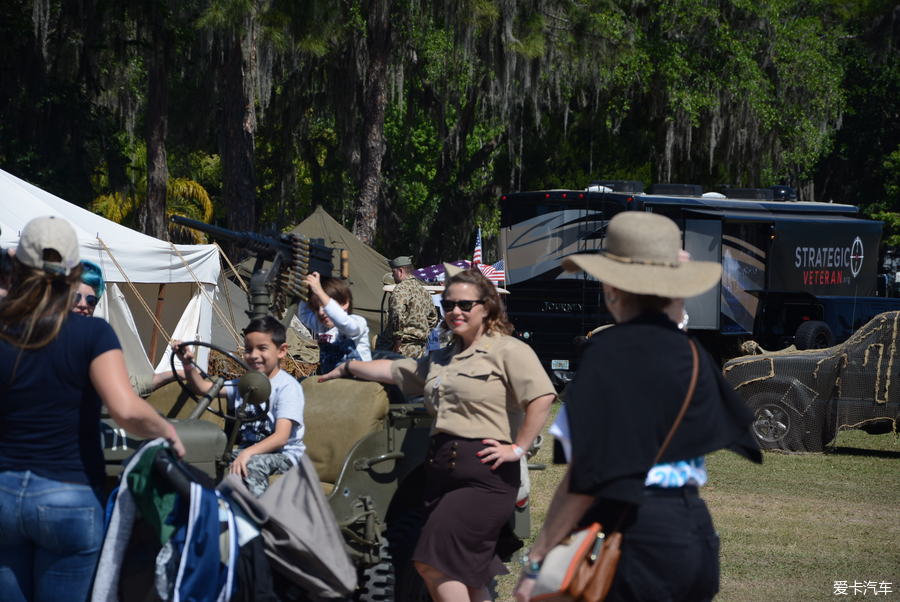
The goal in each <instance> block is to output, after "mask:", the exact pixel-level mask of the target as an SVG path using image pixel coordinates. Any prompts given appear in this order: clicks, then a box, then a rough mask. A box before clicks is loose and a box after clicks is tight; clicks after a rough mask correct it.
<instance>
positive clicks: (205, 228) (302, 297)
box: [172, 215, 349, 326]
mask: <svg viewBox="0 0 900 602" xmlns="http://www.w3.org/2000/svg"><path fill="white" fill-rule="evenodd" d="M172 221H173V222H175V223H176V224H179V225H181V226H186V227H188V228H191V229H193V230H199V231H200V232H204V233H206V234H208V235H210V236H211V237H213V238H216V239H218V240H222V241H227V242H230V243H232V244H233V245H235V246H237V247H241V248H243V249H246V250H247V251H249V252H250V253H252V254H253V255H255V256H256V261H255V263H254V265H253V275H252V276H251V277H250V293H249V301H250V310H249V311H248V312H247V313H248V315H249V317H250V319H251V320H252V319H254V318H260V317H263V316H266V315H272V316H274V317H275V318H276V319H278V320H280V321H281V322H282V323H283V324H284V325H285V326H287V325H288V324H289V323H290V321H291V316H293V315H294V313H295V312H296V309H297V308H296V306H297V303H298V302H299V301H307V300H308V297H309V288H308V285H307V284H306V282H304V280H303V278H304V277H305V276H306V275H307V274H309V273H311V272H318V273H319V274H321V275H322V276H333V275H337V274H335V269H334V263H333V251H334V249H332V248H331V247H329V246H326V245H325V242H324V241H323V240H321V239H310V238H306V237H304V236H299V235H297V234H280V235H279V236H278V238H272V237H269V236H263V235H261V234H256V233H255V232H235V231H233V230H228V229H226V228H220V227H219V226H213V225H211V224H207V223H205V222H199V221H197V220H193V219H188V218H186V217H181V216H179V215H173V216H172ZM267 261H268V262H271V263H270V264H269V265H268V266H267V265H266V262H267ZM348 268H349V263H348V260H347V251H345V250H342V251H341V253H340V275H341V276H342V277H343V278H347V277H348V272H349V269H348Z"/></svg>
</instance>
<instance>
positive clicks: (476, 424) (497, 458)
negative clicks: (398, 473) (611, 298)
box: [319, 270, 556, 602]
mask: <svg viewBox="0 0 900 602" xmlns="http://www.w3.org/2000/svg"><path fill="white" fill-rule="evenodd" d="M448 276H449V278H448V279H447V282H446V288H445V289H444V294H443V298H442V300H441V306H442V308H443V309H444V320H445V321H446V324H447V328H449V329H450V331H451V332H452V333H453V342H452V343H451V344H450V345H448V346H447V347H444V348H443V349H440V350H438V351H434V352H432V353H431V354H430V355H429V356H426V357H424V358H421V359H418V360H414V359H408V358H406V359H400V360H395V361H393V362H392V361H390V360H375V361H373V362H359V361H349V362H346V363H344V364H343V365H342V366H339V367H338V368H337V369H335V370H334V371H333V372H331V373H329V374H326V375H324V376H322V377H321V378H320V379H319V380H320V381H321V380H329V379H331V378H339V377H342V376H344V377H345V376H355V377H357V378H363V379H366V380H377V381H379V382H384V383H395V384H397V385H398V386H399V387H400V389H401V390H402V391H403V392H404V393H405V394H407V395H424V396H425V404H426V406H427V407H428V409H429V411H430V412H431V413H432V414H435V422H434V427H433V429H432V433H431V444H430V446H429V454H428V457H429V460H428V462H427V463H426V465H425V477H426V484H425V506H424V510H425V512H426V515H427V518H426V521H425V526H424V528H423V529H422V534H421V536H420V537H419V541H418V543H417V544H416V549H415V551H414V552H413V557H412V558H413V561H414V562H415V567H416V570H418V572H419V574H420V575H421V576H422V578H423V579H424V581H425V585H426V586H427V587H428V591H429V593H430V594H431V597H432V598H433V599H435V600H439V601H444V602H450V601H454V602H455V601H466V602H469V601H471V602H485V601H487V600H490V599H491V598H490V595H489V594H488V591H487V587H486V586H487V585H488V583H489V582H490V580H491V578H492V577H494V576H495V575H498V574H503V573H506V568H505V567H504V566H503V563H502V562H500V559H499V558H498V556H497V554H496V548H497V541H498V538H499V535H500V531H501V529H502V528H503V525H504V524H505V523H506V522H507V521H508V520H509V517H510V516H511V515H512V513H513V512H514V510H515V502H516V493H517V492H518V488H519V481H520V472H519V470H520V460H521V458H522V456H523V455H524V454H525V451H526V450H527V449H528V448H529V447H531V444H532V442H533V440H534V438H535V437H537V435H538V433H539V432H540V430H541V428H542V427H543V425H544V421H545V420H546V419H547V414H548V412H549V409H550V404H551V403H552V401H553V399H554V398H555V397H556V393H555V391H554V389H553V385H552V384H551V383H550V379H549V378H548V377H547V374H546V373H545V372H544V369H543V368H542V367H541V364H540V361H539V360H538V358H537V356H536V355H535V354H534V351H532V350H531V348H530V347H528V345H526V344H525V343H523V342H521V341H519V340H518V339H516V338H514V337H512V336H510V332H512V326H511V324H510V323H509V322H508V321H507V319H506V311H505V310H504V309H503V304H502V302H501V301H500V295H499V294H498V293H497V287H496V286H494V285H493V284H492V283H491V282H490V281H489V280H488V279H487V278H485V277H484V276H483V275H482V274H481V272H479V271H478V270H460V271H456V273H453V272H452V271H449V270H448ZM408 595H409V593H408V592H398V595H397V599H398V600H401V599H407V596H408Z"/></svg>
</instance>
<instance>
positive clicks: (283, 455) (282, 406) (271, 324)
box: [172, 316, 305, 497]
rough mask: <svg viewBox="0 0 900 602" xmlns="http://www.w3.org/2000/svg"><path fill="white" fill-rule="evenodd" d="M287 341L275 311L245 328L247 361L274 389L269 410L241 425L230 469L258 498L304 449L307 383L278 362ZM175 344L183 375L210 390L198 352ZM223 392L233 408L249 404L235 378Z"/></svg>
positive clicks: (197, 386) (201, 389)
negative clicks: (195, 362)
mask: <svg viewBox="0 0 900 602" xmlns="http://www.w3.org/2000/svg"><path fill="white" fill-rule="evenodd" d="M285 341H286V334H285V329H284V326H282V325H281V323H280V322H278V320H276V319H275V318H273V317H271V316H266V317H264V318H256V319H254V320H251V321H250V324H249V325H248V326H247V328H245V329H244V361H246V362H247V364H249V366H250V369H251V370H256V371H257V372H262V373H263V374H265V375H266V376H268V377H269V382H270V383H271V385H272V393H271V395H270V396H269V407H268V412H267V413H266V415H264V416H262V417H261V418H259V419H258V420H254V421H251V422H243V423H242V424H241V427H240V432H239V433H238V436H237V449H235V450H234V451H233V452H232V463H231V467H230V468H229V472H230V473H231V474H235V475H239V476H241V477H242V478H243V480H244V483H245V484H246V485H247V488H248V489H249V490H250V491H251V492H252V493H253V494H254V495H256V496H257V497H258V496H260V495H262V493H263V492H264V491H265V490H266V488H267V487H268V486H269V477H270V476H271V475H273V474H281V473H284V472H287V471H288V470H290V468H291V467H293V466H294V465H295V464H297V462H298V461H299V460H300V456H302V455H303V452H304V450H305V446H304V444H303V431H304V427H303V405H304V400H303V388H302V387H301V386H300V383H298V382H297V380H296V379H294V377H293V376H291V375H290V374H288V373H287V372H285V371H284V370H281V369H280V367H279V364H280V362H281V358H283V357H284V356H285V354H286V353H287V343H286V342H285ZM172 346H173V348H174V350H175V353H176V354H178V357H179V358H181V361H182V363H183V364H184V374H185V377H186V378H187V380H188V382H189V383H190V384H191V386H192V388H193V389H194V390H195V391H196V392H197V393H200V394H204V393H206V392H207V391H208V390H209V389H210V388H211V387H212V383H211V382H209V381H208V380H205V379H204V378H203V377H202V376H201V375H200V374H199V373H198V372H197V370H194V365H193V359H194V356H193V353H192V352H191V351H190V349H188V348H187V347H184V346H180V343H179V341H174V342H173V343H172ZM221 395H223V396H226V397H227V399H228V409H229V412H234V411H236V410H237V409H239V408H240V407H241V406H242V405H243V404H244V400H243V399H242V398H241V395H240V393H239V392H238V390H237V381H236V380H234V381H228V382H226V384H225V386H224V387H223V388H222V393H221Z"/></svg>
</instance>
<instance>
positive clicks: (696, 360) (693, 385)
mask: <svg viewBox="0 0 900 602" xmlns="http://www.w3.org/2000/svg"><path fill="white" fill-rule="evenodd" d="M688 344H690V346H691V356H692V357H693V368H692V369H691V382H690V384H689V385H688V390H687V393H686V394H685V396H684V401H683V402H682V404H681V409H680V410H678V415H677V416H676V417H675V422H674V423H673V424H672V428H670V429H669V434H668V435H666V438H665V440H664V441H663V444H662V446H661V447H660V448H659V451H658V452H656V457H655V458H654V459H653V464H652V466H656V465H657V464H658V463H659V459H660V458H662V455H663V453H665V451H666V448H667V447H669V442H671V441H672V437H673V436H674V435H675V431H676V430H678V425H680V424H681V419H682V418H684V414H685V413H686V412H687V409H688V405H690V403H691V399H692V398H693V397H694V391H695V390H696V389H697V376H698V374H699V373H700V355H699V354H698V353H697V344H696V343H694V340H693V339H688Z"/></svg>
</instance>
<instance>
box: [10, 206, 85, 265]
mask: <svg viewBox="0 0 900 602" xmlns="http://www.w3.org/2000/svg"><path fill="white" fill-rule="evenodd" d="M45 251H56V252H57V253H59V254H60V256H61V257H62V260H61V261H49V260H45V259H44V252H45ZM16 259H18V260H19V261H21V262H22V263H24V264H25V265H27V266H28V267H30V268H35V269H37V270H44V271H45V272H48V273H51V274H62V275H63V276H68V275H69V274H70V273H71V272H72V268H74V267H75V266H77V265H78V236H77V235H76V234H75V230H74V229H73V228H72V226H71V225H70V224H69V222H67V221H66V220H64V219H62V218H61V217H56V216H53V215H48V216H46V217H36V218H34V219H33V220H31V221H30V222H28V223H27V224H25V227H24V228H23V229H22V235H21V236H20V237H19V246H18V247H17V248H16Z"/></svg>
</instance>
